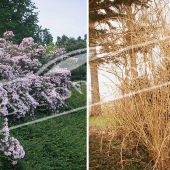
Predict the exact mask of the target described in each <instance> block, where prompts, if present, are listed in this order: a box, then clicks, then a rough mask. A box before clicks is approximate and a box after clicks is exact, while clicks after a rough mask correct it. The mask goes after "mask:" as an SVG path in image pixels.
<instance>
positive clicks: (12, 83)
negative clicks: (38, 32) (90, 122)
mask: <svg viewBox="0 0 170 170" xmlns="http://www.w3.org/2000/svg"><path fill="white" fill-rule="evenodd" d="M13 36H14V34H13V32H12V31H7V32H5V33H4V37H5V38H0V116H1V117H6V116H8V115H10V114H13V115H15V116H16V118H18V119H19V118H21V117H25V115H26V114H29V115H31V116H32V115H33V114H34V110H35V109H36V108H37V106H42V105H43V106H46V108H47V109H51V110H52V111H55V112H58V111H59V109H60V108H61V107H63V106H64V105H66V103H65V99H66V98H67V97H68V96H69V92H68V89H69V88H70V85H71V81H70V79H69V76H70V74H71V73H70V71H69V70H67V69H65V68H59V67H56V68H55V71H54V70H53V72H52V74H45V75H42V73H41V74H40V75H38V74H36V73H37V71H38V70H39V69H40V68H41V67H42V63H41V62H40V60H39V59H40V58H42V57H43V56H54V55H55V56H59V55H61V54H63V53H64V52H65V50H64V49H63V48H62V49H56V51H53V52H49V53H48V54H47V53H46V49H45V48H44V47H43V46H42V45H38V44H36V43H34V39H33V38H32V37H28V38H24V39H23V41H22V42H21V44H20V45H16V44H13V42H12V41H9V40H8V39H9V38H12V37H13ZM62 59H63V58H61V60H62ZM47 71H48V70H47ZM3 126H4V128H3V133H2V135H1V136H4V138H2V137H1V138H2V139H1V141H0V150H1V151H3V152H4V154H5V155H6V156H8V157H9V158H10V160H11V161H12V164H16V163H17V161H16V160H17V159H20V158H23V157H24V155H25V153H24V150H23V148H22V146H21V145H20V144H19V142H18V140H17V139H15V138H9V129H8V123H7V118H5V119H4V123H3Z"/></svg>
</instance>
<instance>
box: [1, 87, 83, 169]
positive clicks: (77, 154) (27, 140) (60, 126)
mask: <svg viewBox="0 0 170 170" xmlns="http://www.w3.org/2000/svg"><path fill="white" fill-rule="evenodd" d="M82 92H83V94H79V93H78V92H77V91H76V90H75V89H72V97H71V98H69V99H68V100H67V102H68V103H69V107H68V108H65V110H70V109H73V108H78V107H81V106H85V105H86V87H85V86H84V85H82ZM26 119H27V118H26ZM28 119H29V118H28ZM25 121H26V120H23V122H25ZM19 123H22V121H20V122H19ZM10 134H11V136H14V137H15V138H17V139H18V140H19V141H20V143H21V145H22V146H23V147H24V150H25V152H26V155H25V158H24V159H22V160H20V161H19V162H18V164H17V165H16V166H12V165H10V164H9V162H8V160H7V158H6V157H4V156H3V155H2V153H1V155H0V169H1V170H36V169H37V170H85V169H86V109H84V110H81V111H79V112H74V113H71V114H68V115H63V116H60V117H56V118H53V119H49V120H46V121H43V122H39V123H35V124H32V125H28V126H25V127H21V128H18V129H14V130H11V131H10Z"/></svg>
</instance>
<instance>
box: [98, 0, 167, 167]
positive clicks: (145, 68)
mask: <svg viewBox="0 0 170 170" xmlns="http://www.w3.org/2000/svg"><path fill="white" fill-rule="evenodd" d="M169 4H170V1H169V0H161V1H153V3H152V5H151V6H150V8H149V9H140V12H138V13H137V15H136V16H134V15H133V14H132V11H133V13H135V10H137V8H135V7H132V8H131V7H127V6H125V7H124V11H122V12H125V13H127V14H128V17H127V19H124V18H123V19H122V18H118V21H117V22H118V23H119V24H120V23H121V24H120V25H121V27H119V33H118V32H115V36H116V35H118V36H120V35H121V36H120V37H117V39H118V41H119V44H121V43H122V46H123V47H127V46H132V45H136V44H140V43H145V42H146V43H147V42H148V41H151V40H154V39H159V38H160V37H165V36H169V33H170V27H169V26H170V24H169V23H168V21H169V20H168V19H167V16H166V15H167V12H168V11H170V9H169V6H170V5H169ZM132 9H133V10H132ZM168 17H169V16H168ZM141 23H143V24H144V26H143V25H140V24H141ZM125 30H128V31H125ZM110 38H111V37H108V39H110ZM112 39H113V43H114V44H112V46H113V48H112V49H110V48H109V50H119V49H121V48H122V46H119V44H117V45H115V42H116V41H114V38H112ZM169 47H170V42H169V40H168V41H164V40H160V41H159V42H158V43H153V44H150V45H147V46H143V47H140V48H135V49H131V50H128V51H127V52H126V53H122V54H121V55H119V56H116V59H118V60H117V61H118V62H117V61H116V63H114V65H113V70H112V72H113V74H114V76H115V77H116V78H117V79H118V80H119V81H120V82H121V85H120V83H119V84H118V86H119V88H120V91H121V92H122V95H125V94H128V93H136V94H133V95H131V96H128V97H127V96H126V97H124V98H122V99H121V100H118V101H116V102H114V103H113V104H112V105H111V106H107V107H104V114H107V113H108V114H109V115H110V114H111V113H112V118H114V120H113V122H114V125H116V126H115V127H114V129H115V131H116V133H119V132H120V129H122V130H123V133H124V135H123V136H122V138H121V139H122V141H121V144H120V143H119V144H120V148H119V149H120V150H119V152H120V155H121V156H120V164H121V168H120V169H123V168H124V169H125V162H126V160H127V158H126V157H124V156H123V155H124V153H125V152H126V151H129V153H131V154H133V152H130V150H133V149H134V148H135V149H136V152H139V151H140V149H141V147H142V148H143V149H144V150H145V151H146V153H148V154H149V157H150V158H151V162H150V163H149V165H152V167H151V169H155V170H156V169H158V170H169V169H170V85H169V84H165V83H170V71H169V69H170V48H169ZM114 48H116V49H114ZM102 50H103V51H102V52H109V51H107V50H108V49H106V48H105V49H102ZM105 50H106V51H105ZM112 62H114V61H113V60H112ZM161 84H163V85H162V86H161ZM158 86H159V87H158ZM154 87H155V88H154ZM143 89H146V90H145V91H143ZM101 138H103V137H101ZM100 142H101V143H102V142H103V139H102V140H101V141H100ZM113 145H114V144H113ZM99 150H101V148H100V149H99ZM113 160H114V158H113ZM131 160H132V161H133V158H131ZM152 163H153V164H152Z"/></svg>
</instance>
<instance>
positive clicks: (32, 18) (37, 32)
mask: <svg viewBox="0 0 170 170" xmlns="http://www.w3.org/2000/svg"><path fill="white" fill-rule="evenodd" d="M36 9H37V7H36V6H35V3H33V2H32V1H31V0H1V1H0V16H1V17H0V36H1V37H2V36H3V33H4V32H5V31H13V32H14V34H15V37H14V38H13V41H14V43H17V44H19V43H21V41H22V39H23V38H25V37H33V38H34V41H35V42H37V43H39V44H48V43H50V41H52V35H51V34H50V33H49V31H48V29H42V28H41V27H40V26H39V25H38V24H37V23H38V12H35V10H36Z"/></svg>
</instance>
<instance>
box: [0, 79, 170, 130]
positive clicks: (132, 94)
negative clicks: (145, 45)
mask: <svg viewBox="0 0 170 170" xmlns="http://www.w3.org/2000/svg"><path fill="white" fill-rule="evenodd" d="M167 85H170V82H168V83H163V84H160V85H156V86H152V87H149V88H145V89H142V90H139V91H136V92H130V93H128V94H125V95H122V96H119V97H116V98H114V99H108V100H107V101H103V102H98V103H94V104H90V105H89V106H88V107H93V106H97V105H101V104H105V103H108V102H111V101H116V100H119V99H122V98H126V97H131V96H134V95H136V94H139V93H143V92H146V91H150V90H154V89H157V88H161V87H163V86H167ZM86 108H87V106H82V107H79V108H76V109H72V110H69V111H66V112H62V113H59V114H55V115H51V116H47V117H44V118H40V119H37V120H34V121H31V122H27V123H23V124H21V125H17V126H13V127H10V128H9V130H13V129H17V128H20V127H23V126H27V125H30V124H34V123H38V122H42V121H45V120H49V119H52V118H55V117H59V116H63V115H66V114H69V113H73V112H77V111H80V110H83V109H86ZM1 132H2V130H1V131H0V133H1Z"/></svg>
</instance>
